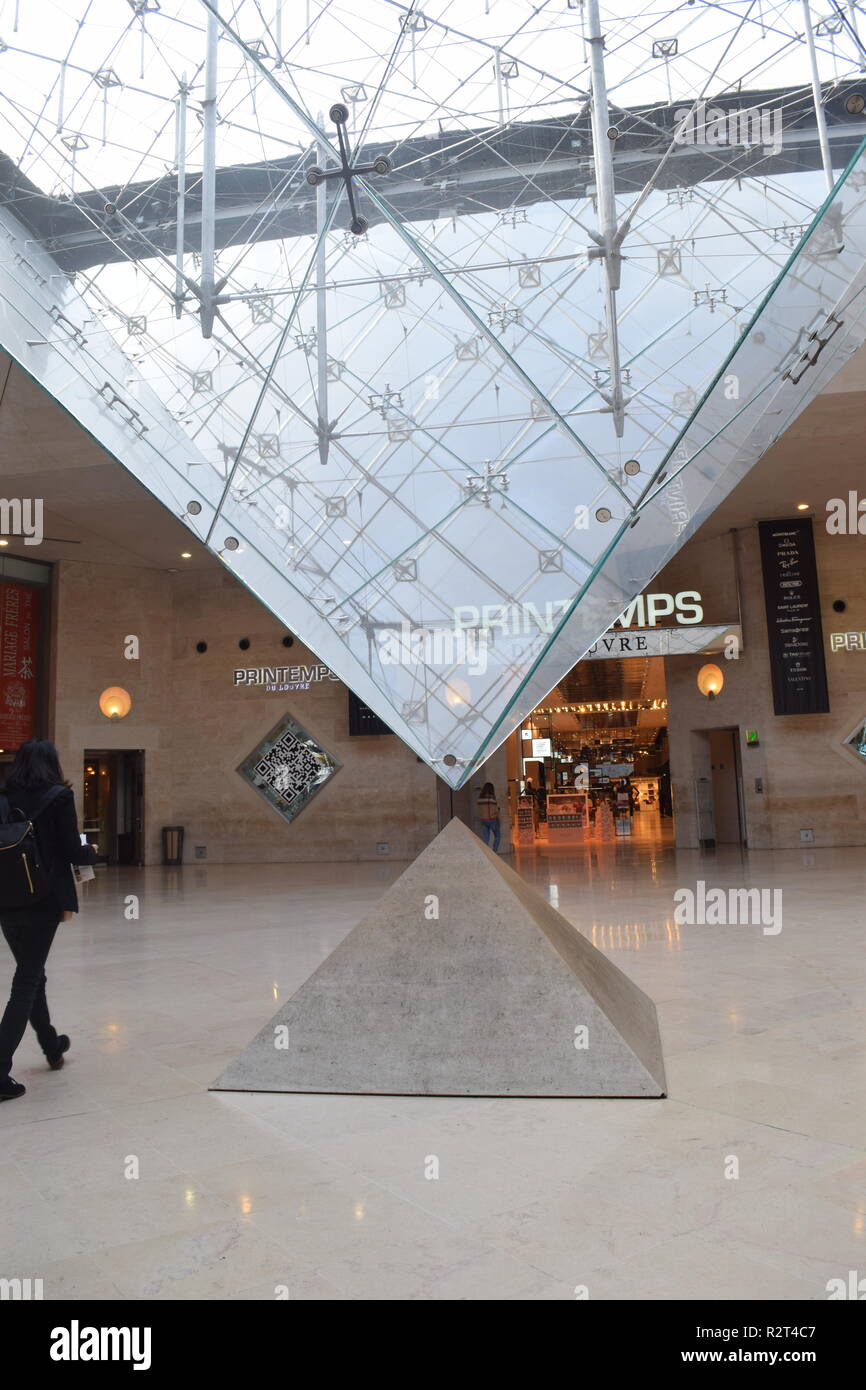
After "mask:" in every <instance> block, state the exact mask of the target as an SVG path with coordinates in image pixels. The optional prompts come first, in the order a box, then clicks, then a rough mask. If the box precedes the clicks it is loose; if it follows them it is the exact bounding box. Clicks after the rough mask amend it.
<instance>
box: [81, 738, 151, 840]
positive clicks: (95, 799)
mask: <svg viewBox="0 0 866 1390" xmlns="http://www.w3.org/2000/svg"><path fill="white" fill-rule="evenodd" d="M143 826H144V753H143V752H142V751H141V749H140V748H111V749H88V750H87V751H86V752H85V754H84V800H83V817H82V829H83V831H84V833H85V835H86V836H87V838H88V840H89V841H90V842H91V843H92V844H96V845H98V847H99V850H98V861H99V863H101V864H136V865H139V866H140V865H141V864H143V863H144V853H143V849H144V846H143Z"/></svg>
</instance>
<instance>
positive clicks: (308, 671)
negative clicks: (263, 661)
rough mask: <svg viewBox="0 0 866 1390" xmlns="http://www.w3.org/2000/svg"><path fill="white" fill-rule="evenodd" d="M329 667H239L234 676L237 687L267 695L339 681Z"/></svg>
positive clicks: (319, 664) (319, 665)
mask: <svg viewBox="0 0 866 1390" xmlns="http://www.w3.org/2000/svg"><path fill="white" fill-rule="evenodd" d="M339 679H340V678H339V676H335V675H334V672H333V671H332V670H331V668H330V667H329V666H323V665H321V663H318V662H317V663H315V664H314V665H312V666H239V667H238V668H237V669H236V670H235V672H234V674H233V680H234V684H235V686H244V687H247V688H255V689H257V690H263V691H264V692H265V694H266V695H272V694H277V693H281V692H282V691H284V690H309V688H310V686H311V685H315V684H316V683H317V682H318V681H338V680H339Z"/></svg>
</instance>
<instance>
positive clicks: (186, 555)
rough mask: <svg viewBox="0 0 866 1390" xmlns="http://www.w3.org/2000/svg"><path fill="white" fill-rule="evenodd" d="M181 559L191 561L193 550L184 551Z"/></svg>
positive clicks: (181, 553)
mask: <svg viewBox="0 0 866 1390" xmlns="http://www.w3.org/2000/svg"><path fill="white" fill-rule="evenodd" d="M180 558H181V559H182V560H191V559H192V551H191V550H182V551H181V552H180Z"/></svg>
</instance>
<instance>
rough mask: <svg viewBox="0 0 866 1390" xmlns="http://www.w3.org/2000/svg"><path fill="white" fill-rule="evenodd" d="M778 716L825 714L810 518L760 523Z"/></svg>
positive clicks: (827, 703)
mask: <svg viewBox="0 0 866 1390" xmlns="http://www.w3.org/2000/svg"><path fill="white" fill-rule="evenodd" d="M758 534H759V536H760V541H761V567H762V569H763V572H764V601H765V603H766V605H767V640H768V644H769V649H770V674H771V676H772V680H773V708H774V710H775V712H776V714H826V713H827V712H828V711H829V709H830V701H829V698H828V695H827V669H826V667H825V665H824V633H823V629H822V626H821V605H820V599H819V596H818V569H817V566H816V564H815V538H814V536H813V535H812V521H811V518H810V517H800V518H797V519H795V520H793V521H759V522H758Z"/></svg>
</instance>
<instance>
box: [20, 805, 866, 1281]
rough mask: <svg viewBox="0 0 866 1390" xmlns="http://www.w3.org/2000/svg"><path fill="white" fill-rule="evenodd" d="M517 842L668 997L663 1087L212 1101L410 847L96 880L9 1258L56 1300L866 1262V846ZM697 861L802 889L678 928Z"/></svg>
mask: <svg viewBox="0 0 866 1390" xmlns="http://www.w3.org/2000/svg"><path fill="white" fill-rule="evenodd" d="M512 862H513V863H514V865H515V867H516V868H517V869H518V871H519V872H520V873H521V874H522V875H524V877H525V878H526V879H527V880H528V881H529V882H531V883H532V884H534V885H535V887H536V888H537V889H538V890H539V892H541V893H544V894H545V895H547V896H548V897H549V899H550V901H552V902H554V903H556V904H557V905H558V907H559V909H560V910H561V911H562V912H564V913H565V914H566V916H568V917H569V918H570V919H571V920H572V921H573V922H575V923H576V925H577V926H578V927H579V928H580V930H581V931H583V932H585V933H586V934H587V935H588V936H589V937H590V938H591V939H592V940H593V941H594V942H595V944H596V945H597V946H599V947H600V948H601V949H602V950H604V951H605V952H607V953H609V955H610V956H611V958H612V959H613V960H615V961H616V963H617V964H618V965H619V966H621V968H622V969H623V970H625V971H626V972H627V973H628V974H629V975H631V976H632V978H633V979H634V980H636V982H637V983H638V984H639V985H640V986H641V987H642V988H643V989H645V990H646V991H647V992H648V993H649V994H650V995H651V996H652V997H653V998H654V999H655V1000H656V1003H657V1005H658V1011H659V1018H660V1023H661V1030H662V1037H663V1041H664V1045H665V1056H666V1064H667V1072H668V1082H669V1088H670V1097H669V1099H667V1100H664V1101H623V1100H616V1101H601V1100H587V1101H572V1100H555V1101H541V1100H539V1101H534V1100H492V1101H491V1100H467V1099H432V1098H431V1099H426V1098H420V1097H416V1098H407V1099H400V1098H389V1097H373V1096H368V1097H336V1096H291V1095H243V1094H225V1093H223V1094H216V1093H212V1092H209V1091H208V1089H207V1087H208V1083H209V1082H211V1081H212V1080H213V1079H214V1078H215V1077H216V1076H217V1075H218V1074H219V1072H220V1071H221V1070H222V1069H223V1068H224V1067H225V1066H226V1065H227V1063H228V1062H229V1061H230V1060H231V1059H232V1058H233V1057H234V1056H235V1055H236V1054H237V1053H238V1052H239V1051H240V1050H241V1049H242V1048H243V1047H244V1046H245V1045H246V1044H247V1043H248V1042H249V1040H250V1038H251V1037H252V1036H253V1035H254V1033H255V1032H256V1031H257V1030H258V1029H259V1028H260V1027H261V1026H262V1024H263V1023H264V1022H265V1021H266V1020H267V1019H268V1018H269V1017H270V1015H271V1014H272V1013H273V1012H275V1010H276V1007H277V1004H278V1001H280V1000H282V999H284V998H285V997H286V995H288V994H289V993H290V992H292V991H293V990H294V989H295V988H296V987H297V986H298V985H299V984H300V983H301V982H302V981H303V980H304V979H305V978H306V977H307V976H308V975H309V974H310V972H311V971H312V970H313V969H314V968H315V967H316V966H317V965H318V963H319V962H320V961H321V960H322V959H323V958H324V957H325V956H326V955H327V954H328V952H330V951H331V950H332V948H333V947H334V946H335V945H336V944H337V943H338V942H339V941H340V940H341V939H342V937H343V936H344V935H345V934H346V932H347V931H349V929H350V928H351V927H352V926H353V925H354V923H355V922H356V921H357V920H358V919H359V918H360V917H361V916H362V915H363V913H364V912H365V910H366V909H367V908H368V907H369V906H370V905H371V904H372V903H374V902H375V901H376V899H377V898H378V897H379V896H380V894H381V893H382V892H383V891H384V889H385V888H386V887H387V885H388V884H389V883H390V882H391V881H392V880H393V879H394V878H395V877H396V876H397V874H398V873H399V871H400V868H401V866H400V865H398V864H391V863H373V864H358V865H350V864H345V863H341V864H339V865H334V866H332V867H329V866H327V865H312V864H310V865H301V866H298V865H257V866H255V867H254V868H253V867H249V866H241V865H237V866H225V867H205V866H201V867H199V866H194V865H189V866H187V867H184V868H183V869H159V868H153V869H147V870H141V871H134V870H107V871H105V872H102V873H100V874H99V875H98V877H97V880H96V882H95V883H94V884H91V885H89V887H88V897H87V901H86V905H85V907H84V911H83V912H82V914H81V916H80V917H79V918H78V919H76V920H75V921H74V922H73V923H70V924H69V925H67V926H64V927H63V928H61V932H60V935H59V938H58V942H57V944H56V946H55V949H54V952H53V955H52V958H51V961H50V963H49V972H48V973H49V998H50V1000H51V1003H52V1008H53V1012H54V1015H55V1019H56V1022H57V1024H58V1026H59V1027H60V1028H61V1029H62V1030H64V1031H67V1032H69V1033H70V1034H71V1035H72V1039H73V1050H72V1053H71V1054H70V1058H69V1061H68V1063H67V1065H66V1067H65V1068H64V1070H62V1071H60V1072H57V1073H52V1072H50V1071H48V1070H46V1069H45V1067H44V1065H43V1064H42V1063H41V1056H40V1054H39V1052H38V1049H37V1047H36V1043H35V1039H34V1038H33V1036H32V1034H30V1035H29V1036H28V1037H27V1039H26V1040H25V1042H24V1044H22V1047H21V1049H20V1051H19V1053H18V1056H17V1060H16V1066H15V1074H16V1076H17V1078H18V1080H19V1081H23V1082H24V1083H25V1084H26V1086H27V1087H28V1092H27V1095H26V1096H25V1097H24V1098H23V1099H21V1100H18V1101H14V1102H11V1103H7V1104H5V1105H2V1106H0V1203H2V1221H0V1276H5V1277H7V1278H11V1277H15V1276H18V1277H22V1278H23V1277H28V1276H29V1277H31V1278H41V1279H42V1280H43V1281H44V1294H45V1297H46V1298H52V1299H83V1298H96V1299H124V1298H139V1297H142V1298H147V1299H195V1298H214V1299H273V1298H274V1297H276V1296H286V1294H287V1295H288V1297H290V1298H292V1299H400V1300H403V1299H410V1300H411V1299H425V1300H427V1299H497V1300H499V1299H520V1300H535V1299H574V1298H576V1297H581V1296H585V1295H586V1294H588V1296H589V1297H590V1298H591V1299H617V1298H625V1299H640V1300H644V1299H680V1298H695V1297H698V1298H704V1299H728V1298H741V1297H745V1298H750V1299H770V1298H782V1299H825V1298H826V1297H827V1292H826V1284H827V1281H828V1280H829V1279H834V1278H840V1277H841V1278H847V1277H848V1271H849V1270H857V1271H858V1272H859V1276H860V1277H863V1276H864V1275H866V1106H864V1087H866V953H864V950H863V938H864V914H863V906H862V904H863V896H864V890H866V859H864V855H863V853H862V851H861V850H859V849H840V850H820V849H814V850H811V851H810V852H809V853H800V852H795V851H785V852H778V853H773V852H763V853H755V854H752V855H751V856H750V857H749V856H744V855H741V854H740V853H739V851H736V850H733V849H731V850H718V851H716V852H715V853H712V854H705V855H701V854H699V853H698V852H697V851H695V852H682V851H681V852H679V853H677V852H676V851H675V850H674V849H673V848H672V846H671V845H670V844H669V843H667V842H666V841H665V840H664V839H659V838H658V837H656V836H655V835H654V834H653V832H652V826H651V825H650V823H649V821H648V820H647V821H644V822H643V825H642V829H641V830H640V832H639V833H636V834H635V837H634V838H633V839H632V840H631V841H626V842H618V843H615V844H613V845H609V846H603V845H593V846H588V847H586V848H585V849H577V850H563V849H551V850H540V851H537V852H526V853H521V854H519V855H515V856H514V858H513V860H512ZM698 879H703V880H704V881H705V882H706V883H707V884H708V885H711V886H720V887H725V888H729V887H738V886H741V885H745V886H754V887H764V888H771V889H777V888H779V889H781V890H782V892H783V909H784V915H783V928H782V930H781V931H780V932H778V934H775V935H771V934H766V933H764V932H763V930H762V928H761V927H760V926H701V925H695V926H684V925H678V924H677V923H676V921H675V918H674V900H673V894H674V892H675V890H676V889H678V888H682V887H690V886H691V887H692V888H694V885H695V882H696V880H698ZM130 895H136V897H137V899H138V917H137V919H136V918H134V917H133V916H132V915H131V914H132V913H133V911H134V910H135V902H134V901H133V900H131V899H130ZM10 974H11V971H10V969H9V961H8V956H7V953H5V952H4V953H3V954H2V955H0V989H2V990H3V991H4V992H5V990H6V989H7V987H8V981H9V978H10ZM433 1159H435V1160H436V1161H437V1162H436V1164H434V1163H432V1161H431V1160H433ZM437 1166H438V1177H430V1176H429V1174H430V1173H431V1172H432V1171H433V1169H434V1168H435V1167H437Z"/></svg>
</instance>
